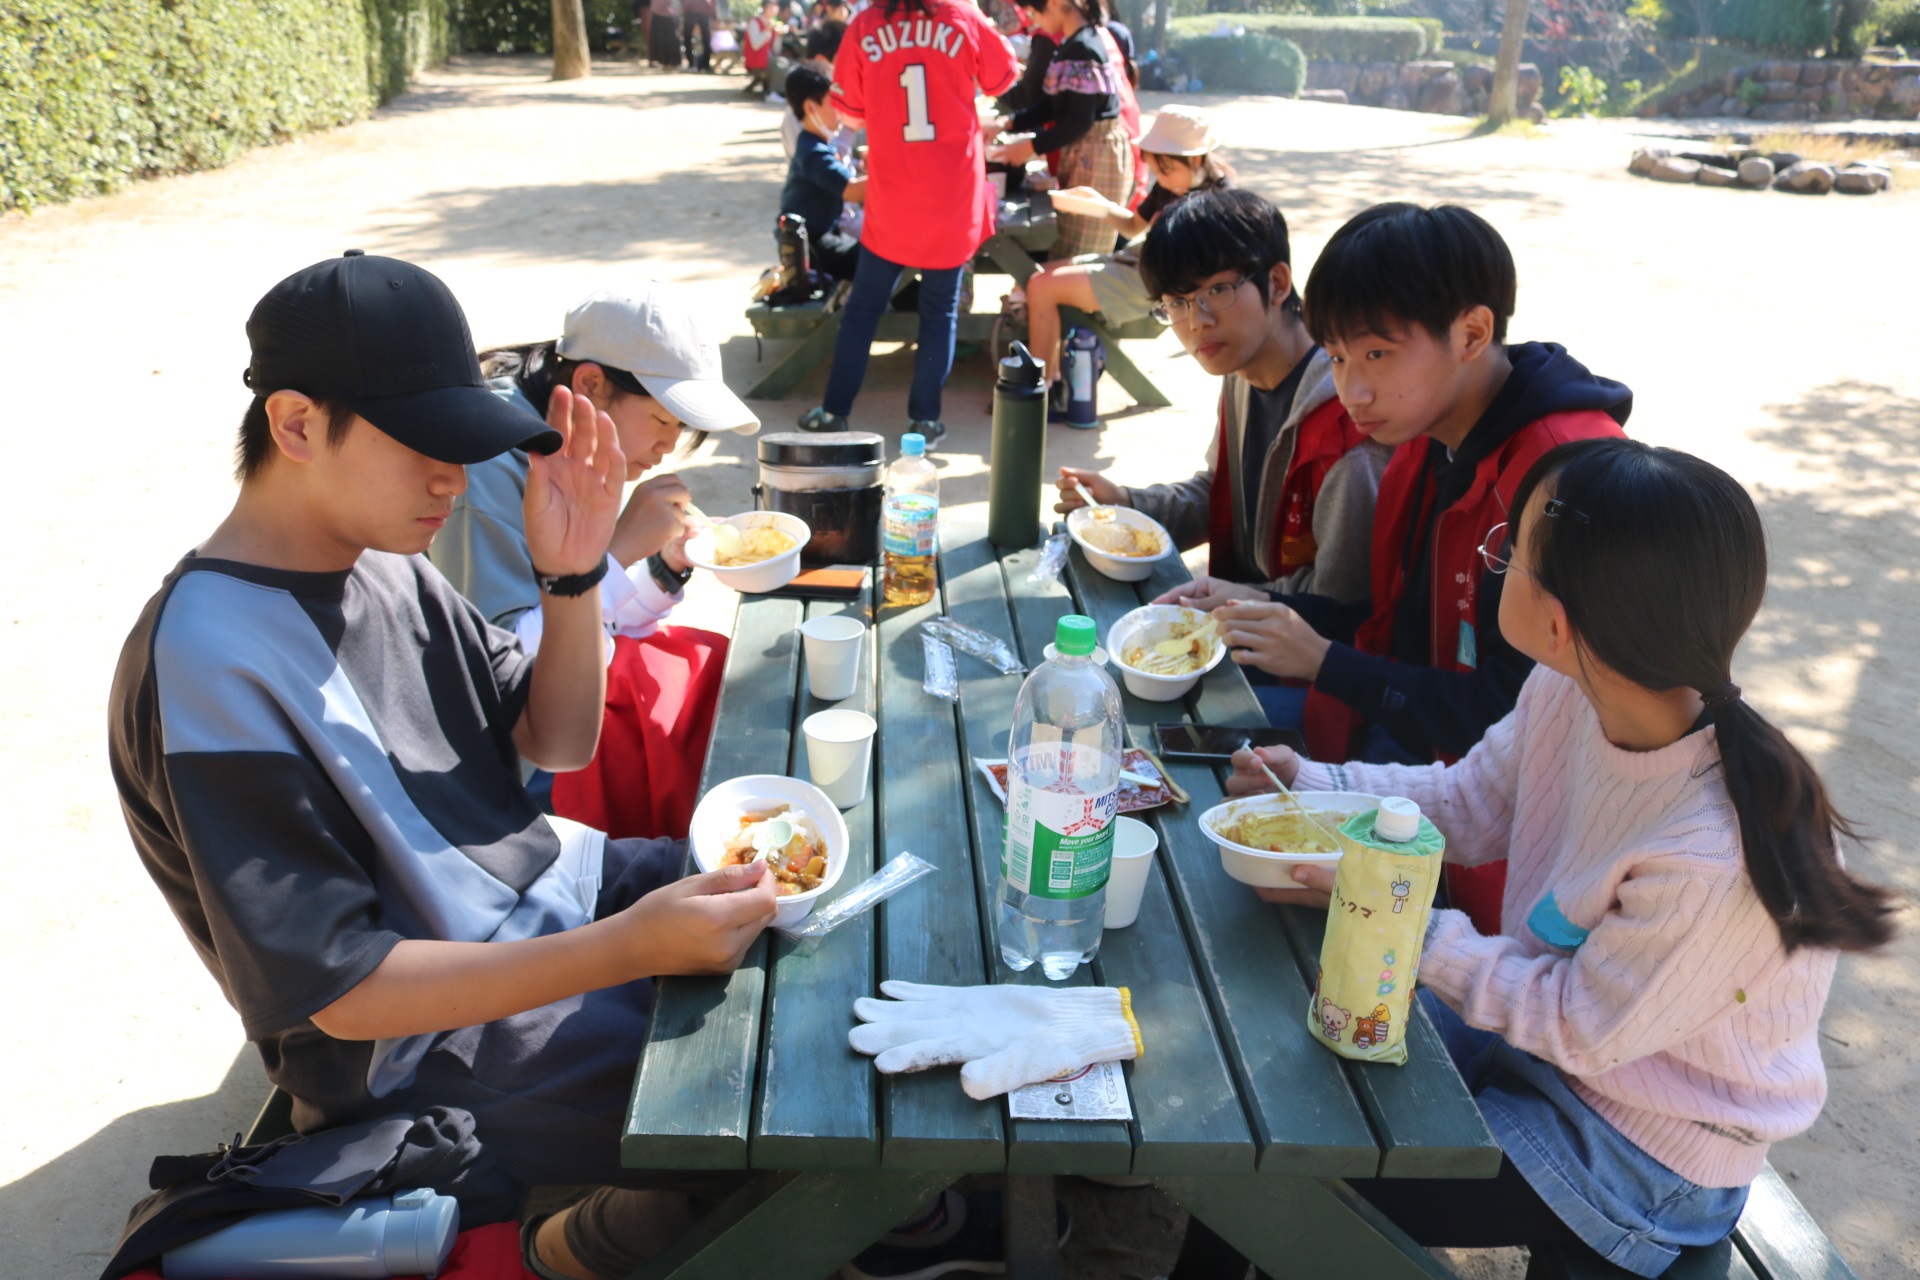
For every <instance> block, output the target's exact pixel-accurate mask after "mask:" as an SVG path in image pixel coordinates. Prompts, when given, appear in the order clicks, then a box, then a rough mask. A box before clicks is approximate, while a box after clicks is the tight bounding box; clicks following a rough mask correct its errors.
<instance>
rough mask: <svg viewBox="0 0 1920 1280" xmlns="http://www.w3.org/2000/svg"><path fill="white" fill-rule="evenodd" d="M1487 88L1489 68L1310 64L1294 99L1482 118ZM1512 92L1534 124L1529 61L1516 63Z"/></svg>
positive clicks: (1536, 75) (1535, 79)
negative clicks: (1302, 88) (1301, 89)
mask: <svg viewBox="0 0 1920 1280" xmlns="http://www.w3.org/2000/svg"><path fill="white" fill-rule="evenodd" d="M1492 88H1493V70H1492V68H1490V67H1461V66H1456V65H1454V64H1453V63H1451V62H1315V63H1310V64H1308V66H1307V89H1306V92H1305V93H1303V94H1301V95H1300V96H1301V97H1303V98H1310V99H1316V100H1318V101H1321V102H1351V103H1356V104H1358V105H1360V106H1363V107H1386V108H1387V109H1389V110H1392V111H1431V112H1435V113H1437V114H1440V115H1449V116H1477V115H1485V114H1486V110H1487V95H1488V94H1489V93H1490V92H1491V90H1492ZM1516 92H1517V96H1518V100H1519V107H1520V113H1521V114H1522V115H1528V114H1531V115H1532V116H1533V117H1534V118H1535V119H1538V118H1539V116H1540V69H1539V68H1538V67H1536V66H1534V65H1533V64H1532V63H1531V62H1523V63H1521V64H1520V81H1519V84H1518V86H1517V89H1516Z"/></svg>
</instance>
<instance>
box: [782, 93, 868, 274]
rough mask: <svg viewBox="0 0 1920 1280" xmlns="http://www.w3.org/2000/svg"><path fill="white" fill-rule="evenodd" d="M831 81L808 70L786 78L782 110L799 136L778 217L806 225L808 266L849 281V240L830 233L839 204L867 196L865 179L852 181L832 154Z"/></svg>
mask: <svg viewBox="0 0 1920 1280" xmlns="http://www.w3.org/2000/svg"><path fill="white" fill-rule="evenodd" d="M832 88H833V81H832V80H831V79H829V78H828V77H827V76H825V75H822V74H821V73H820V72H818V71H816V70H814V69H813V68H812V67H810V66H799V67H795V68H794V69H793V70H792V71H790V72H788V73H787V88H786V98H787V105H788V106H789V107H791V108H793V114H794V118H795V119H797V120H798V121H799V122H800V136H799V139H798V140H797V141H796V142H795V144H794V148H793V159H792V160H790V161H789V162H788V163H787V183H786V185H785V186H784V187H782V188H781V189H780V212H781V213H782V214H783V215H784V214H789V213H793V214H798V215H800V217H802V218H804V219H805V220H806V224H807V240H808V242H809V243H810V244H811V245H812V247H813V266H814V269H815V270H816V271H824V272H826V273H827V274H828V275H830V276H832V277H834V278H835V279H836V280H851V279H852V278H853V269H854V266H855V264H856V263H857V262H858V261H859V258H860V246H859V243H858V242H857V241H855V240H854V239H853V238H852V237H850V236H846V235H844V234H840V233H837V232H835V231H834V224H835V223H836V222H838V221H839V220H840V209H841V206H842V205H843V204H858V203H860V202H861V201H862V200H863V199H865V197H866V193H867V180H866V179H865V178H861V177H856V176H855V175H854V172H853V168H852V166H851V165H849V164H848V163H847V161H846V160H844V159H842V158H841V156H840V153H839V152H837V151H835V150H834V149H833V143H832V138H833V135H834V134H835V132H837V131H838V130H839V128H840V115H839V113H838V112H837V111H835V110H834V109H833V104H832V103H831V102H829V101H827V95H828V93H829V92H830V91H831V90H832Z"/></svg>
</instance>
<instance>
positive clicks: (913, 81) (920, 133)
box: [900, 62, 933, 142]
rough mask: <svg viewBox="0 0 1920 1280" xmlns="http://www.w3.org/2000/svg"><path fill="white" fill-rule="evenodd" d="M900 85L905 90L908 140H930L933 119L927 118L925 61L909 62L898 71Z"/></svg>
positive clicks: (931, 139)
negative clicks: (903, 68)
mask: <svg viewBox="0 0 1920 1280" xmlns="http://www.w3.org/2000/svg"><path fill="white" fill-rule="evenodd" d="M900 87H901V88H902V89H905V90H906V91H907V127H906V129H905V131H904V132H905V134H906V139H907V141H908V142H932V141H933V121H932V120H930V119H928V118H927V67H926V64H925V63H922V62H915V63H910V64H909V65H908V66H907V69H906V70H904V71H902V72H901V73H900Z"/></svg>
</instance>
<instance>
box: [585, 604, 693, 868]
mask: <svg viewBox="0 0 1920 1280" xmlns="http://www.w3.org/2000/svg"><path fill="white" fill-rule="evenodd" d="M613 646H614V647H613V661H612V662H611V663H609V664H608V665H607V709H606V712H605V714H604V715H603V716H602V718H601V721H600V747H599V750H597V751H595V752H594V753H593V762H592V763H591V764H589V765H588V766H587V767H586V768H584V769H580V770H578V771H576V772H574V773H557V774H555V775H554V777H553V811H554V812H555V813H557V814H559V815H560V816H561V817H563V818H572V819H573V820H574V821H575V822H579V823H584V824H585V825H587V826H589V827H593V828H595V829H597V830H600V831H604V832H606V833H607V834H608V835H609V836H611V837H613V838H614V839H625V838H627V837H630V836H668V837H671V838H673V839H676V840H677V839H681V838H683V837H684V836H685V835H686V834H687V823H688V822H689V820H691V819H692V817H693V802H694V797H695V796H696V795H697V794H698V793H699V790H700V769H701V766H702V765H703V764H705V762H706V758H707V740H708V739H709V738H711V737H712V736H713V713H714V709H715V708H716V707H717V706H719V703H720V676H721V672H722V670H723V669H724V668H725V666H726V660H727V638H726V637H725V636H721V635H716V634H714V633H713V632H711V631H702V630H700V629H698V628H696V627H661V628H660V629H659V630H658V631H655V632H654V633H653V634H652V635H650V636H648V637H647V638H646V639H644V640H634V639H630V638H628V637H626V636H621V637H620V638H618V639H616V640H615V641H614V642H613Z"/></svg>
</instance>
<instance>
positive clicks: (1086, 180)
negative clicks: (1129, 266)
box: [1047, 116, 1133, 262]
mask: <svg viewBox="0 0 1920 1280" xmlns="http://www.w3.org/2000/svg"><path fill="white" fill-rule="evenodd" d="M1054 176H1055V177H1056V178H1058V179H1059V180H1060V185H1061V187H1062V188H1066V187H1092V188H1093V189H1094V190H1095V191H1098V192H1099V193H1100V194H1101V195H1103V196H1105V197H1106V198H1107V199H1109V200H1111V201H1113V202H1114V203H1115V204H1120V205H1124V204H1126V203H1127V200H1128V198H1129V197H1130V196H1132V195H1133V140H1132V139H1131V138H1129V137H1127V127H1126V125H1124V124H1122V123H1121V122H1120V118H1119V117H1118V116H1115V117H1114V118H1113V119H1111V120H1100V121H1097V122H1095V124H1094V126H1093V128H1091V129H1089V130H1088V131H1087V134H1086V136H1085V137H1083V138H1081V139H1080V140H1079V141H1078V142H1073V143H1069V144H1068V145H1067V146H1064V147H1062V148H1061V149H1060V163H1059V165H1058V166H1057V167H1056V168H1055V170H1054ZM1054 221H1055V222H1056V223H1057V224H1058V226H1059V228H1060V238H1059V239H1057V240H1055V241H1054V242H1053V248H1052V249H1050V250H1049V251H1048V253H1047V256H1048V258H1049V259H1050V260H1053V261H1056V262H1057V261H1061V260H1064V259H1067V258H1077V257H1079V256H1080V255H1081V254H1084V253H1112V252H1113V246H1114V243H1115V242H1116V241H1117V240H1118V239H1119V238H1120V233H1119V232H1118V231H1117V230H1115V228H1114V225H1113V222H1112V220H1111V219H1109V218H1104V217H1092V218H1083V217H1080V216H1079V215H1077V214H1071V213H1056V214H1055V215H1054Z"/></svg>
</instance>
